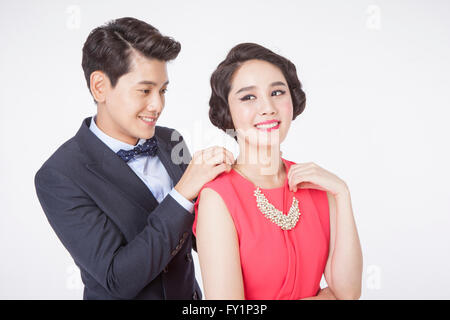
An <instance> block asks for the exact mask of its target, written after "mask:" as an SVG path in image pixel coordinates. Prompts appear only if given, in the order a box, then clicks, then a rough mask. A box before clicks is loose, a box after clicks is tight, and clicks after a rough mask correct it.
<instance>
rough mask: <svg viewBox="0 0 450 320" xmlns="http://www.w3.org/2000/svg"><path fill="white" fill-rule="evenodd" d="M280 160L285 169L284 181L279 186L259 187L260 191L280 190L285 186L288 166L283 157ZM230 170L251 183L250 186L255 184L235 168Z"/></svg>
mask: <svg viewBox="0 0 450 320" xmlns="http://www.w3.org/2000/svg"><path fill="white" fill-rule="evenodd" d="M281 160H282V161H283V163H284V170H285V171H286V179H284V183H283V185H282V186H281V187H276V188H261V187H259V189H260V190H262V191H271V190H272V191H273V190H280V189H283V188H285V187H286V185H287V184H288V179H287V175H288V172H289V166H288V164H287V161H286V160H285V159H283V158H281ZM231 171H232V172H234V174H235V175H237V176H238V177H239V178H240V179H242V180H244V181H245V182H246V183H247V184H250V185H252V187H254V186H255V184H254V183H253V182H251V181H250V180H248V179H247V178H245V177H244V176H242V175H241V174H240V173H239V172H238V171H237V170H234V168H232V169H231Z"/></svg>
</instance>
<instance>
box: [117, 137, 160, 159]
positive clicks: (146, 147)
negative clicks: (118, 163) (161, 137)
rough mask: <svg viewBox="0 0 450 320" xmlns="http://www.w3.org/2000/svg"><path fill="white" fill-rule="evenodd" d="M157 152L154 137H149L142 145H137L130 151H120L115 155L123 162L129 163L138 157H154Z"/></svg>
mask: <svg viewBox="0 0 450 320" xmlns="http://www.w3.org/2000/svg"><path fill="white" fill-rule="evenodd" d="M157 150H158V144H157V142H156V138H155V136H153V137H151V138H150V139H148V140H147V141H145V142H144V143H143V144H141V145H138V146H137V147H134V148H133V149H131V150H123V149H120V150H119V151H117V155H118V156H119V157H120V158H121V159H122V160H123V161H125V162H128V161H130V160H131V159H133V158H134V157H136V156H138V155H141V154H142V155H149V156H151V157H153V156H154V155H156V151H157Z"/></svg>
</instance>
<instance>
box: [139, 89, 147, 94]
mask: <svg viewBox="0 0 450 320" xmlns="http://www.w3.org/2000/svg"><path fill="white" fill-rule="evenodd" d="M139 91H141V92H142V93H143V94H149V93H150V90H149V89H143V90H139Z"/></svg>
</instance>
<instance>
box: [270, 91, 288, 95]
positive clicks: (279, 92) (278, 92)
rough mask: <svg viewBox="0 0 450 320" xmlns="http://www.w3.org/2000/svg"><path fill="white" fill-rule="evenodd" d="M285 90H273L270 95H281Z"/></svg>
mask: <svg viewBox="0 0 450 320" xmlns="http://www.w3.org/2000/svg"><path fill="white" fill-rule="evenodd" d="M285 93H286V91H283V90H275V91H273V92H272V96H281V95H282V94H285Z"/></svg>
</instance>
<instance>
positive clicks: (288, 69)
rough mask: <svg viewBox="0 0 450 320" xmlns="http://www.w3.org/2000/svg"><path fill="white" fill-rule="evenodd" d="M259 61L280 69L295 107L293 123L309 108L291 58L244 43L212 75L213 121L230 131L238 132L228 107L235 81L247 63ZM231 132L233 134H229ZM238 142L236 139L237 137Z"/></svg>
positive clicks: (211, 116)
mask: <svg viewBox="0 0 450 320" xmlns="http://www.w3.org/2000/svg"><path fill="white" fill-rule="evenodd" d="M252 59H258V60H264V61H267V62H269V63H271V64H273V65H275V66H276V67H278V68H279V69H280V70H281V72H282V73H283V75H284V77H285V78H286V81H287V83H288V86H289V90H290V93H291V97H292V105H293V109H294V110H293V120H294V119H295V118H296V117H297V116H298V115H299V114H300V113H302V112H303V110H304V109H305V102H306V97H305V93H304V92H303V90H302V85H301V83H300V81H299V80H298V77H297V70H296V69H295V65H294V64H293V63H292V62H291V61H289V60H288V59H286V58H284V57H282V56H280V55H278V54H276V53H274V52H272V51H270V50H269V49H267V48H265V47H263V46H261V45H258V44H255V43H241V44H238V45H237V46H235V47H233V48H232V49H231V51H230V52H229V53H228V55H227V56H226V58H225V60H224V61H222V62H221V63H220V64H219V66H218V67H217V69H216V70H215V71H214V72H213V74H212V75H211V90H212V92H211V98H210V99H209V107H210V108H209V119H210V120H211V123H212V124H213V125H215V126H216V127H218V128H219V129H222V130H223V131H225V132H227V129H235V128H234V125H233V120H232V118H231V114H230V108H229V105H228V94H229V93H230V88H231V78H232V77H233V74H234V73H235V72H236V70H238V68H239V67H240V66H241V65H242V64H243V63H244V62H246V61H248V60H252ZM228 133H229V132H228ZM234 138H235V139H236V137H235V136H234Z"/></svg>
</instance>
